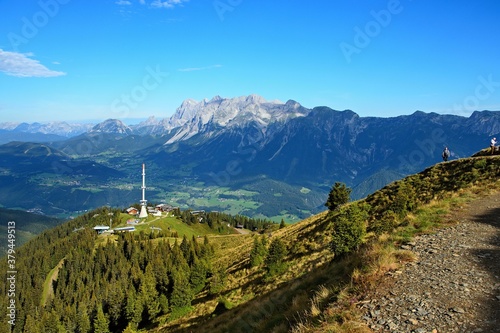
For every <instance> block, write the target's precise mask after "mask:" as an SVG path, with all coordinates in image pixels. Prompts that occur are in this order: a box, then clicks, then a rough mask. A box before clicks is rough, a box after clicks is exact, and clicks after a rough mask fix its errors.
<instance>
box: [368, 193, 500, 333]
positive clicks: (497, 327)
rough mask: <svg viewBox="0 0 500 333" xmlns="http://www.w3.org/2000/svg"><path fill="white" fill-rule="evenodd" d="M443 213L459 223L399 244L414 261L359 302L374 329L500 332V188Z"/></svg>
mask: <svg viewBox="0 0 500 333" xmlns="http://www.w3.org/2000/svg"><path fill="white" fill-rule="evenodd" d="M448 218H449V219H450V220H451V221H455V222H458V223H457V224H454V225H453V226H451V227H446V228H444V229H441V230H439V231H438V232H437V233H435V234H429V235H422V236H419V237H416V238H415V239H414V241H413V242H412V243H410V244H407V245H404V246H402V248H404V249H407V250H411V251H413V252H414V253H415V254H416V256H417V258H418V259H417V261H416V262H413V263H410V264H408V265H406V266H405V267H403V268H402V269H401V270H400V271H396V272H393V273H392V274H391V275H390V277H388V278H387V279H384V281H383V282H382V284H381V285H380V286H379V288H377V290H376V291H374V292H372V293H371V294H369V295H367V298H365V301H364V302H362V305H360V306H361V307H362V308H363V313H364V315H363V319H364V321H365V323H366V324H367V325H368V326H369V327H370V328H371V329H372V330H373V331H374V332H415V333H426V332H433V333H442V332H464V333H469V332H475V333H478V332H484V333H490V332H491V333H493V332H500V193H496V194H494V195H490V196H488V197H485V198H482V199H479V200H476V201H475V202H473V203H472V204H470V205H468V206H466V207H463V208H462V209H457V210H456V211H454V212H452V213H451V214H450V216H449V217H448Z"/></svg>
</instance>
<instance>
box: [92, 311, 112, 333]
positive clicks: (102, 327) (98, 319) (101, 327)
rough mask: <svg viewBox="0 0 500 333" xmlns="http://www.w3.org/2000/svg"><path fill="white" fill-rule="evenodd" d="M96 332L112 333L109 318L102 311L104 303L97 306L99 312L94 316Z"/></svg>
mask: <svg viewBox="0 0 500 333" xmlns="http://www.w3.org/2000/svg"><path fill="white" fill-rule="evenodd" d="M93 332H94V333H110V331H109V320H108V318H107V317H106V315H105V314H104V312H103V311H102V305H100V304H99V305H98V306H97V313H96V315H95V318H94V331H93Z"/></svg>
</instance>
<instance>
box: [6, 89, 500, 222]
mask: <svg viewBox="0 0 500 333" xmlns="http://www.w3.org/2000/svg"><path fill="white" fill-rule="evenodd" d="M498 135H500V112H499V111H476V112H474V113H473V114H472V115H471V116H470V117H463V116H457V115H441V114H437V113H425V112H422V111H417V112H415V113H413V114H411V115H404V116H398V117H391V118H378V117H360V116H359V115H358V114H356V113H355V112H353V111H350V110H344V111H337V110H333V109H331V108H329V107H325V106H320V107H315V108H313V109H309V108H305V107H303V106H301V105H300V104H299V103H297V102H295V101H293V100H289V101H287V102H286V103H283V102H279V101H266V100H265V99H263V98H262V97H260V96H257V95H250V96H243V97H236V98H229V99H226V98H222V97H220V96H216V97H214V98H212V99H210V100H207V99H205V100H202V101H200V102H197V101H194V100H190V99H188V100H185V101H184V102H183V103H182V105H181V106H180V107H179V108H177V110H176V112H175V113H174V114H173V115H172V116H171V117H169V118H164V119H157V118H154V117H150V118H149V119H147V120H146V121H143V122H141V123H139V124H137V125H131V126H127V125H125V124H124V123H123V122H122V121H120V120H118V119H108V120H106V121H104V122H101V123H99V124H96V125H94V126H92V128H90V129H89V130H87V131H86V132H84V133H82V134H80V135H78V136H73V137H71V138H68V139H65V140H59V139H58V140H53V141H52V142H51V143H44V145H45V146H47V147H50V148H53V149H55V151H58V152H60V153H61V154H65V157H61V158H59V159H56V157H55V156H50V157H48V158H47V157H43V158H44V159H45V160H46V161H47V160H50V159H55V160H56V162H57V163H59V164H61V165H64V166H66V167H65V168H63V170H65V171H64V175H65V177H64V179H61V177H59V175H60V170H59V169H57V168H56V169H54V170H53V171H52V175H49V174H51V171H50V164H47V163H45V164H43V165H44V169H43V170H44V172H45V174H44V175H43V177H42V176H38V175H37V173H39V172H40V170H38V169H37V167H36V166H35V162H37V159H39V158H41V157H36V158H34V157H30V156H25V153H24V150H23V149H25V148H23V147H22V146H20V145H17V146H16V145H11V146H7V147H4V146H0V148H1V147H4V148H5V149H0V153H2V156H0V157H2V158H3V160H4V161H9V164H5V165H3V164H1V163H0V171H1V173H0V185H1V186H3V187H4V188H5V190H6V191H7V190H9V191H10V194H9V195H6V196H4V197H3V198H2V199H4V200H6V201H5V203H4V205H6V206H7V207H17V205H16V204H17V203H18V202H19V201H21V200H22V201H23V202H26V199H25V197H26V196H25V194H24V193H21V192H19V191H17V190H15V188H14V187H12V186H14V185H15V184H16V182H17V183H19V180H21V179H22V180H23V181H25V182H26V184H38V183H41V184H38V187H37V191H38V190H40V191H41V193H39V195H38V196H32V197H31V198H33V201H37V202H38V205H40V202H43V203H44V205H45V203H46V202H47V201H46V200H45V199H43V200H42V199H38V198H44V195H43V190H44V188H45V187H46V186H49V185H48V184H47V183H46V182H43V179H44V178H47V177H54V179H57V180H58V181H59V183H60V184H61V186H62V187H64V191H59V192H60V193H61V196H57V197H53V198H52V199H51V200H50V204H51V205H53V206H51V207H49V208H50V209H51V210H55V209H62V210H72V209H75V208H76V207H79V206H84V207H85V209H91V208H95V207H96V206H95V203H96V202H97V201H98V200H106V201H105V202H104V203H102V204H110V205H120V206H121V205H127V204H130V198H135V197H137V199H139V194H138V193H139V191H138V190H137V189H135V190H134V189H133V186H135V185H137V184H138V183H140V175H139V173H138V172H137V170H140V167H141V164H142V163H145V164H146V165H147V170H148V181H150V182H151V183H152V184H151V187H150V188H148V196H150V200H156V201H167V202H170V201H173V202H174V204H176V205H179V206H181V207H183V208H195V209H207V210H209V209H214V210H226V211H230V210H231V211H232V213H235V212H236V213H239V214H246V215H249V216H257V215H259V214H260V215H259V216H266V217H273V218H275V219H277V220H279V219H281V218H286V219H292V220H297V219H299V218H303V217H306V216H308V215H310V214H311V213H315V212H318V211H320V210H321V209H322V208H323V203H324V200H325V195H326V194H327V193H328V191H329V189H330V187H331V185H332V184H333V183H334V182H336V181H340V182H344V183H346V184H347V185H348V186H350V187H352V188H353V193H352V194H353V198H362V197H364V196H366V195H367V194H370V193H372V192H373V191H375V190H377V189H379V188H381V187H383V186H384V185H386V184H387V183H390V182H392V181H394V180H397V179H400V178H402V177H404V176H405V175H408V174H411V173H415V172H419V171H421V170H423V169H424V168H426V167H427V166H430V165H432V164H435V163H438V162H440V161H441V151H442V150H443V148H444V146H448V147H449V148H450V150H451V153H452V156H451V159H457V158H460V157H467V156H470V155H471V154H472V153H474V152H476V151H479V150H481V149H482V148H484V147H487V146H488V145H489V140H490V138H491V137H492V136H498ZM16 149H17V151H16ZM43 149H45V148H43V147H40V148H39V150H40V151H42V152H43ZM21 157H22V158H21ZM21 162H22V163H21ZM56 162H53V163H56ZM16 163H17V164H16ZM94 169H95V170H94ZM19 170H23V172H20V171H19ZM97 170H101V171H104V170H106V172H105V175H106V176H102V177H101V176H100V172H101V171H99V172H96V171H97ZM71 172H73V173H75V174H77V175H78V176H74V177H76V178H78V181H77V182H73V181H72V179H71V178H72V176H71ZM138 176H139V178H137V177H138ZM63 180H64V181H63ZM73 183H75V184H76V183H77V185H73ZM27 186H28V185H27ZM30 186H31V185H30ZM25 188H27V187H25ZM56 188H57V187H56V186H52V187H50V188H48V189H47V190H46V191H49V192H50V193H56V192H57V191H54V189H56ZM134 191H137V193H136V192H134ZM12 193H18V196H17V197H16V196H15V195H12ZM68 193H78V194H79V195H80V197H78V198H82V201H81V202H80V201H79V200H71V201H72V202H71V203H69V201H70V200H68V199H69V198H73V197H72V196H67V194H68ZM62 194H64V197H63V196H62ZM84 196H87V197H85V199H83V198H84ZM62 199H64V200H66V202H63V200H62ZM126 200H128V201H126ZM90 203H92V205H91V204H90ZM45 206H47V205H45Z"/></svg>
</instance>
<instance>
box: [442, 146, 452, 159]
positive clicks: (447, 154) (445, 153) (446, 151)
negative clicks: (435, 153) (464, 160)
mask: <svg viewBox="0 0 500 333" xmlns="http://www.w3.org/2000/svg"><path fill="white" fill-rule="evenodd" d="M441 156H443V161H445V162H446V161H448V158H449V157H450V151H449V150H448V147H444V149H443V154H441Z"/></svg>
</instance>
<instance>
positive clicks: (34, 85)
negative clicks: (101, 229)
mask: <svg viewBox="0 0 500 333" xmlns="http://www.w3.org/2000/svg"><path fill="white" fill-rule="evenodd" d="M498 17H500V1H497V0H478V1H472V0H469V1H465V0H456V1H453V2H452V1H444V0H441V1H431V0H399V1H398V0H384V1H378V0H377V1H361V0H350V1H348V0H338V1H337V0H328V1H327V0H317V1H310V2H305V1H297V0H288V1H260V0H259V1H257V0H253V1H250V0H115V1H108V0H99V1H97V0H88V1H81V0H80V1H78V0H39V1H6V0H0V112H1V115H2V117H1V120H0V122H22V121H26V122H34V121H40V122H45V121H53V120H65V121H82V120H88V121H89V120H90V121H100V120H105V119H107V118H120V119H124V118H145V117H148V116H151V115H154V116H156V117H158V118H164V117H168V116H170V115H172V114H173V112H174V111H175V109H176V108H177V107H178V106H179V105H180V104H181V103H182V101H183V100H184V99H187V98H193V99H195V100H201V99H203V98H208V99H210V98H212V97H213V96H215V95H220V96H222V97H237V96H243V95H249V94H258V95H261V96H263V97H264V98H266V99H268V100H275V99H278V100H281V101H283V102H285V101H287V100H288V99H293V100H296V101H298V102H299V103H301V104H302V105H304V106H306V107H314V106H320V105H326V106H329V107H331V108H333V109H337V110H344V109H351V110H353V111H355V112H356V113H358V114H359V115H361V116H380V117H389V116H397V115H401V114H411V113H413V112H414V111H416V110H422V111H425V112H438V113H449V114H458V115H464V116H467V115H469V114H470V113H471V112H472V111H474V110H484V109H489V110H500V66H499V65H500V64H499V62H500V42H499V36H500V23H499V22H500V21H499V20H498Z"/></svg>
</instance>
